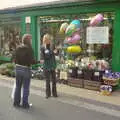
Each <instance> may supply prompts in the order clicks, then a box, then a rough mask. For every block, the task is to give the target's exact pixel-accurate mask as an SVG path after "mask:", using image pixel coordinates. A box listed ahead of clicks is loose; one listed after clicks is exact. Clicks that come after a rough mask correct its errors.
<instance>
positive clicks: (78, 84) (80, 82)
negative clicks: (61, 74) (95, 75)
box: [68, 78, 84, 88]
mask: <svg viewBox="0 0 120 120" xmlns="http://www.w3.org/2000/svg"><path fill="white" fill-rule="evenodd" d="M68 85H70V86H73V87H79V88H83V87H84V79H76V78H68Z"/></svg>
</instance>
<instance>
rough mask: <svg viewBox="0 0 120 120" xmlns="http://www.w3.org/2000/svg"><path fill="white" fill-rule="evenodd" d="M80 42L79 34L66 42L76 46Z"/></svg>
mask: <svg viewBox="0 0 120 120" xmlns="http://www.w3.org/2000/svg"><path fill="white" fill-rule="evenodd" d="M79 40H80V35H79V34H74V35H73V36H72V38H71V39H70V40H69V41H68V43H70V44H76V43H78V41H79Z"/></svg>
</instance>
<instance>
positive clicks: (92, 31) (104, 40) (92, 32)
mask: <svg viewBox="0 0 120 120" xmlns="http://www.w3.org/2000/svg"><path fill="white" fill-rule="evenodd" d="M108 43H109V28H108V27H107V26H104V27H88V28H87V44H108Z"/></svg>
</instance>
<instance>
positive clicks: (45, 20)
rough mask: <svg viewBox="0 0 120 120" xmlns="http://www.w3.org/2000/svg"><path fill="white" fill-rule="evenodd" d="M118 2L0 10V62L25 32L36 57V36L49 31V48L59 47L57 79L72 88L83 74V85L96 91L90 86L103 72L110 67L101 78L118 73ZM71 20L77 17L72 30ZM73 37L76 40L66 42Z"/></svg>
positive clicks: (7, 57) (86, 1)
mask: <svg viewBox="0 0 120 120" xmlns="http://www.w3.org/2000/svg"><path fill="white" fill-rule="evenodd" d="M119 6H120V2H119V1H118V0H99V1H98V0H80V1H77V0H76V2H69V1H68V2H63V1H60V2H59V1H58V2H51V3H43V4H38V5H32V6H26V7H20V8H15V9H14V8H11V9H6V10H1V11H0V48H1V51H0V55H1V56H0V60H2V61H6V60H7V61H9V60H10V57H11V54H12V50H13V49H15V48H16V47H17V45H19V44H20V43H21V36H22V35H23V34H25V33H30V34H32V47H33V49H34V54H35V58H36V59H37V60H40V47H41V45H42V37H43V35H44V34H45V33H49V34H51V35H52V37H53V41H52V43H53V46H54V48H56V49H57V50H58V51H59V56H57V57H56V59H57V61H58V70H59V71H62V73H61V72H60V74H58V76H59V78H60V79H63V80H67V82H66V83H68V84H69V85H73V86H77V87H84V86H85V85H83V84H84V78H85V80H86V82H87V83H86V84H87V87H88V89H89V88H90V89H91V88H93V89H96V87H95V86H100V85H101V73H102V72H103V71H105V70H107V69H111V70H112V72H111V71H107V72H106V76H104V77H105V78H106V77H108V76H110V78H109V79H113V78H114V77H115V78H114V79H117V77H118V76H119V73H116V72H120V54H119V50H120V47H119V46H120V34H119V31H120V22H119V21H120V7H119ZM97 15H101V16H102V18H101V20H100V21H99V20H98V21H99V22H98V21H96V22H94V23H93V24H92V23H91V22H92V20H93V19H95V17H96V16H97ZM74 20H78V21H79V25H78V29H76V28H74V26H72V28H71V27H70V25H71V24H72V22H73V21H74ZM93 21H94V20H93ZM73 23H74V22H73ZM75 24H76V23H75ZM62 25H63V28H61V27H62ZM60 29H62V30H60ZM76 34H77V36H75V35H76ZM73 37H75V38H76V37H77V38H79V40H77V42H75V41H73V42H69V41H70V40H72V38H73ZM75 49H76V50H75ZM91 71H92V72H91ZM88 72H89V74H88ZM83 73H84V74H83ZM86 73H87V74H86ZM108 74H109V75H108ZM116 74H117V75H116ZM87 76H88V77H87ZM112 76H114V77H113V78H112ZM102 78H103V77H102ZM68 79H69V80H68ZM73 80H74V82H73ZM117 81H118V80H117ZM109 82H111V83H109ZM106 83H107V85H111V84H115V83H114V81H113V80H111V81H110V80H108V81H107V80H106ZM76 84H77V85H76ZM78 84H79V85H78ZM81 84H82V85H81ZM102 84H103V83H102ZM104 84H105V83H104ZM89 85H91V86H92V87H91V86H89ZM87 87H86V88H87ZM105 89H106V88H105Z"/></svg>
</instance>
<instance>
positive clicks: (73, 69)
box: [68, 67, 78, 78]
mask: <svg viewBox="0 0 120 120" xmlns="http://www.w3.org/2000/svg"><path fill="white" fill-rule="evenodd" d="M77 70H78V68H77V67H71V68H70V69H68V77H74V78H77Z"/></svg>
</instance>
